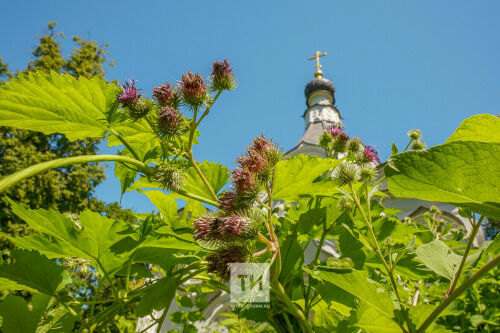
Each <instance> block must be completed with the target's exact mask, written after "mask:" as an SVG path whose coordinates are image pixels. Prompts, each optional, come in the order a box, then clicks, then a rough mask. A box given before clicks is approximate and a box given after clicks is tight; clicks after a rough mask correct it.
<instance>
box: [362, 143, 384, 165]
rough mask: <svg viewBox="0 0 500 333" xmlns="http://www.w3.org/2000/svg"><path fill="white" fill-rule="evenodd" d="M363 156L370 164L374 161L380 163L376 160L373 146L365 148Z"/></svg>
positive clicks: (376, 153)
mask: <svg viewBox="0 0 500 333" xmlns="http://www.w3.org/2000/svg"><path fill="white" fill-rule="evenodd" d="M364 155H365V157H366V160H368V161H370V162H375V161H377V162H380V160H379V158H378V150H377V149H376V148H375V146H373V145H367V146H365V149H364Z"/></svg>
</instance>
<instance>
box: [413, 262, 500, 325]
mask: <svg viewBox="0 0 500 333" xmlns="http://www.w3.org/2000/svg"><path fill="white" fill-rule="evenodd" d="M498 264H500V254H499V255H497V256H496V257H494V258H493V259H491V260H490V261H489V262H488V263H487V264H486V265H484V266H483V267H481V268H480V269H479V270H478V271H477V272H476V273H474V274H473V275H472V276H471V277H470V278H468V279H467V280H465V282H464V283H462V285H461V286H460V287H458V288H457V289H455V291H453V292H452V293H451V294H450V295H449V296H448V297H446V298H445V299H444V300H443V301H442V302H441V303H440V304H439V305H438V306H437V308H436V309H434V311H432V313H431V314H430V315H429V317H427V319H426V320H425V321H424V322H423V324H422V325H421V326H420V327H419V328H418V330H417V331H416V333H422V332H425V330H426V329H427V328H428V327H429V326H430V325H431V324H432V322H434V320H436V318H437V317H438V316H439V314H440V313H441V312H443V310H444V309H446V307H447V306H448V305H450V303H451V302H453V301H454V300H455V299H456V298H457V297H458V296H460V295H461V294H462V293H463V292H464V291H466V290H467V289H468V288H469V287H470V286H472V284H474V283H475V282H476V281H477V280H479V279H480V278H482V277H483V275H485V274H486V273H488V271H490V270H491V269H493V268H494V267H495V266H496V265H498Z"/></svg>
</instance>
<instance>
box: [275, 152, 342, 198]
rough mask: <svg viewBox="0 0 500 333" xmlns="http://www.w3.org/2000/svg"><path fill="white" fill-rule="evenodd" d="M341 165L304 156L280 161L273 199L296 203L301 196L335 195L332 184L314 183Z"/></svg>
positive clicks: (333, 161) (330, 160)
mask: <svg viewBox="0 0 500 333" xmlns="http://www.w3.org/2000/svg"><path fill="white" fill-rule="evenodd" d="M339 163H340V161H339V160H334V159H330V158H320V157H318V156H313V155H303V154H299V155H295V156H293V157H290V158H289V159H286V160H283V161H280V162H279V163H278V164H277V165H276V170H275V179H274V190H273V199H281V200H286V201H296V200H297V198H298V197H299V196H301V195H313V196H314V195H325V194H333V193H335V186H334V185H333V183H332V182H324V181H323V182H318V183H313V181H314V180H315V179H316V178H318V176H320V175H321V174H322V173H323V172H325V171H327V170H329V169H332V168H334V167H335V166H336V165H337V164H339Z"/></svg>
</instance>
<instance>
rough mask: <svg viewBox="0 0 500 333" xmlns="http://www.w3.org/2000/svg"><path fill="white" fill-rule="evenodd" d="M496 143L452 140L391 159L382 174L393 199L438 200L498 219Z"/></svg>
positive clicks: (499, 196)
mask: <svg viewBox="0 0 500 333" xmlns="http://www.w3.org/2000/svg"><path fill="white" fill-rule="evenodd" d="M499 156H500V143H485V142H474V141H455V142H450V143H447V144H444V145H439V146H435V147H432V148H430V149H424V150H420V151H410V152H405V153H401V154H397V155H394V156H392V157H391V158H390V159H389V161H388V163H387V165H386V167H385V175H386V176H387V183H388V186H389V191H390V192H391V193H392V194H393V195H394V196H396V197H404V198H416V199H422V200H427V201H440V202H448V203H452V204H454V205H456V206H459V207H465V208H469V209H471V210H473V211H474V212H476V213H479V214H484V215H486V216H488V217H491V218H495V219H500V188H499V185H498V184H500V172H498V170H500V158H499Z"/></svg>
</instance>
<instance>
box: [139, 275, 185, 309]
mask: <svg viewBox="0 0 500 333" xmlns="http://www.w3.org/2000/svg"><path fill="white" fill-rule="evenodd" d="M176 289H177V283H176V281H175V279H173V278H171V277H166V278H163V279H160V280H157V281H156V282H155V283H154V284H153V285H151V286H149V287H148V288H147V289H146V290H145V291H144V292H143V294H142V297H141V300H140V301H139V304H138V305H137V309H136V314H137V316H138V317H144V316H147V315H148V314H150V313H152V312H153V310H157V311H159V310H162V309H164V311H168V308H169V307H170V303H171V302H172V300H173V298H174V296H175V291H176Z"/></svg>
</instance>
